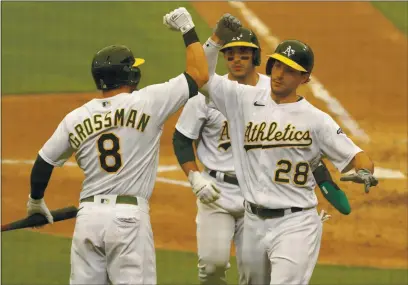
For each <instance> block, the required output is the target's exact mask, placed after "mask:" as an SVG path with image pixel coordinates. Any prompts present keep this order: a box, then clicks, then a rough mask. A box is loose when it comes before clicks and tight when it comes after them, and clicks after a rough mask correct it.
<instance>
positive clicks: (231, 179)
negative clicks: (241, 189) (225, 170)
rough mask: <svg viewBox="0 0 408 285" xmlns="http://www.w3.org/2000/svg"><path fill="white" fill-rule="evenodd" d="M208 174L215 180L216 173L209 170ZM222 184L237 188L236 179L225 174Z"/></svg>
mask: <svg viewBox="0 0 408 285" xmlns="http://www.w3.org/2000/svg"><path fill="white" fill-rule="evenodd" d="M209 174H210V176H211V177H214V178H217V171H215V170H211V171H210V172H209ZM224 182H227V183H230V184H234V185H237V186H239V184H238V179H237V178H236V177H234V176H230V175H227V174H224Z"/></svg>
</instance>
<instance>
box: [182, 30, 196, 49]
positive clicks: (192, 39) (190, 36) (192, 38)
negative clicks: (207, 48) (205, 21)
mask: <svg viewBox="0 0 408 285" xmlns="http://www.w3.org/2000/svg"><path fill="white" fill-rule="evenodd" d="M183 39H184V44H185V45H186V47H188V46H189V45H191V44H193V43H196V42H199V41H200V40H199V39H198V35H197V33H196V31H195V28H192V29H191V30H189V31H188V32H187V33H185V34H184V35H183Z"/></svg>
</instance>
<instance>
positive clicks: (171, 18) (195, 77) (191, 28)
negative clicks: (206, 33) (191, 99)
mask: <svg viewBox="0 0 408 285" xmlns="http://www.w3.org/2000/svg"><path fill="white" fill-rule="evenodd" d="M163 23H164V24H165V25H166V26H167V27H168V28H169V29H171V30H174V31H180V32H181V33H182V34H183V39H184V44H185V46H186V72H185V73H186V78H187V80H188V81H194V82H195V84H196V86H197V87H198V88H201V87H202V86H203V85H204V84H205V83H206V82H207V81H208V78H209V77H208V64H207V60H206V58H205V54H204V50H203V47H202V45H201V43H200V41H199V39H198V35H197V33H196V31H195V25H194V23H193V20H192V18H191V15H190V13H189V12H188V11H187V10H186V8H184V7H180V8H178V9H175V10H173V11H172V12H170V13H169V14H166V15H165V16H164V17H163ZM189 85H190V82H189Z"/></svg>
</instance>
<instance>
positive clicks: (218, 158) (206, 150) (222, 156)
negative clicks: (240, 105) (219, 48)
mask: <svg viewBox="0 0 408 285" xmlns="http://www.w3.org/2000/svg"><path fill="white" fill-rule="evenodd" d="M224 77H225V78H228V74H225V75H224ZM256 86H257V87H260V88H268V87H269V86H270V78H269V77H268V76H266V75H263V74H259V80H258V83H257V84H256ZM176 129H177V130H178V131H179V132H180V133H182V134H183V135H184V136H186V137H188V138H190V139H192V140H197V139H199V141H198V145H197V156H198V159H199V160H200V161H201V163H202V164H203V165H204V166H205V167H206V168H207V169H210V170H217V171H221V172H227V173H235V171H234V161H233V159H232V151H231V140H230V135H229V132H228V122H227V119H226V118H225V116H224V115H223V114H221V112H220V111H218V110H217V109H214V108H210V107H209V105H208V104H207V103H206V98H205V96H204V95H203V94H201V93H199V94H198V95H197V96H195V97H194V98H192V99H190V100H188V101H187V103H186V105H185V106H184V108H183V111H182V113H181V115H180V117H179V119H178V122H177V124H176Z"/></svg>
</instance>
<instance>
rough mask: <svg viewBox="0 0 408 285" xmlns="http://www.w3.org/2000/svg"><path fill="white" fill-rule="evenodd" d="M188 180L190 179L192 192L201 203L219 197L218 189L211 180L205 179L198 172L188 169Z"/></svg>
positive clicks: (210, 201)
mask: <svg viewBox="0 0 408 285" xmlns="http://www.w3.org/2000/svg"><path fill="white" fill-rule="evenodd" d="M188 180H189V181H190V184H191V187H192V188H193V192H194V194H195V195H196V196H197V198H198V199H199V200H200V201H201V202H202V203H203V204H209V203H212V202H214V201H216V200H218V198H219V197H220V190H218V189H217V188H216V187H215V186H214V185H213V184H212V183H211V181H208V180H207V179H205V178H204V177H203V176H202V175H201V173H200V172H198V171H190V173H189V174H188Z"/></svg>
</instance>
